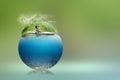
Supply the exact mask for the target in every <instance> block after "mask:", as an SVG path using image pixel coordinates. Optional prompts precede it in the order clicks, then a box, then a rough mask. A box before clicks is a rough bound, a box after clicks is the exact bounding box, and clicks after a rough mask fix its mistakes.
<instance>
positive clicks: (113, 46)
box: [0, 0, 120, 67]
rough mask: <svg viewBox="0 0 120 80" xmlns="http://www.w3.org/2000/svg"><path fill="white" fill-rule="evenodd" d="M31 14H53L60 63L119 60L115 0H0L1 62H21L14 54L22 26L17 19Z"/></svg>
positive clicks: (119, 13)
mask: <svg viewBox="0 0 120 80" xmlns="http://www.w3.org/2000/svg"><path fill="white" fill-rule="evenodd" d="M34 13H42V14H48V15H54V16H55V17H54V19H55V20H56V21H57V26H56V28H57V29H58V31H59V34H60V36H61V37H62V40H63V43H64V52H63V56H62V58H61V61H60V62H61V63H64V62H71V63H77V62H78V63H79V62H81V61H82V62H84V61H92V62H94V61H100V62H113V63H117V64H118V63H119V61H120V58H119V57H120V1H119V0H0V63H1V64H11V63H14V64H22V65H23V63H22V61H21V60H20V58H19V55H18V42H19V40H20V37H21V31H22V29H23V27H22V26H21V25H20V24H19V22H18V21H17V19H18V18H19V16H20V15H22V14H34ZM23 66H24V65H23ZM3 67H4V66H3ZM8 67H9V66H8Z"/></svg>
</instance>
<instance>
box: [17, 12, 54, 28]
mask: <svg viewBox="0 0 120 80" xmlns="http://www.w3.org/2000/svg"><path fill="white" fill-rule="evenodd" d="M50 17H51V16H48V15H43V14H33V15H22V16H20V18H19V19H18V21H19V22H20V23H21V24H22V25H23V26H25V27H26V26H30V25H44V26H48V25H52V24H54V23H55V21H50V20H48V19H49V18H50Z"/></svg>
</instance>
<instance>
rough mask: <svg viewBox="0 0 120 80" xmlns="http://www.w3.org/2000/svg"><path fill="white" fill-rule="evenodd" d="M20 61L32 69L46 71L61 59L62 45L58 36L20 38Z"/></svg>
mask: <svg viewBox="0 0 120 80" xmlns="http://www.w3.org/2000/svg"><path fill="white" fill-rule="evenodd" d="M18 51H19V56H20V58H21V59H22V61H23V62H24V63H25V64H26V65H27V66H29V67H31V68H33V69H37V68H39V69H47V68H50V67H52V66H54V65H55V64H56V63H57V62H58V61H59V60H60V58H61V56H62V51H63V44H62V40H61V38H60V36H59V35H58V34H54V35H53V34H49V35H37V34H27V35H25V36H22V37H21V39H20V41H19V45H18Z"/></svg>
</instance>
